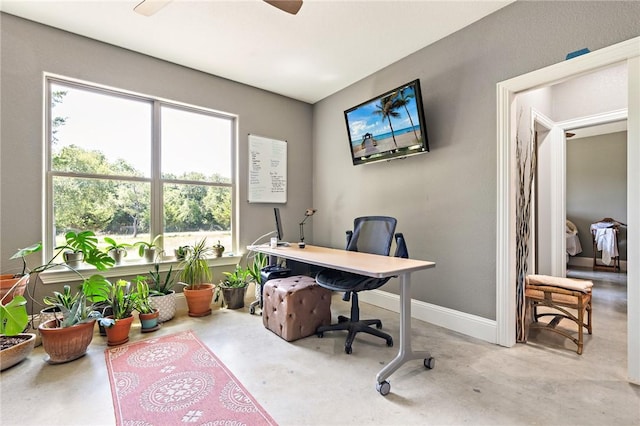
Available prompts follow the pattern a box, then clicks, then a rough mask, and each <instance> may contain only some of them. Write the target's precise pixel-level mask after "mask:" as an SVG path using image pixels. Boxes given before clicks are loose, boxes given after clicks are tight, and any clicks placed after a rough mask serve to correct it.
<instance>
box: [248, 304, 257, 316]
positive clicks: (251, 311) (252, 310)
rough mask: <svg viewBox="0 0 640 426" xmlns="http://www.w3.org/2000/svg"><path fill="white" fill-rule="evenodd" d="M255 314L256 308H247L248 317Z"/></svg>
mask: <svg viewBox="0 0 640 426" xmlns="http://www.w3.org/2000/svg"><path fill="white" fill-rule="evenodd" d="M255 313H256V308H255V306H249V314H250V315H253V314H255Z"/></svg>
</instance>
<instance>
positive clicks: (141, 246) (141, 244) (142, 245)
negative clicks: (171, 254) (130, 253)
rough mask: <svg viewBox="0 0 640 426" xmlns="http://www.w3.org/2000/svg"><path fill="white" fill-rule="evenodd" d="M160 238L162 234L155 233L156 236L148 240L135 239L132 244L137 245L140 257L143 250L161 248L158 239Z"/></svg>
mask: <svg viewBox="0 0 640 426" xmlns="http://www.w3.org/2000/svg"><path fill="white" fill-rule="evenodd" d="M161 240H162V234H159V235H156V237H155V238H154V239H153V240H151V242H149V241H136V242H135V243H133V245H134V246H138V254H139V255H140V257H143V256H144V252H145V250H150V249H156V250H158V251H160V250H162V246H161V245H160V241H161Z"/></svg>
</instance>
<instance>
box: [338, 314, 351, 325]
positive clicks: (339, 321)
mask: <svg viewBox="0 0 640 426" xmlns="http://www.w3.org/2000/svg"><path fill="white" fill-rule="evenodd" d="M347 321H349V318H347V317H344V316H342V315H338V324H341V323H343V322H347Z"/></svg>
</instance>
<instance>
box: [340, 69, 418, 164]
mask: <svg viewBox="0 0 640 426" xmlns="http://www.w3.org/2000/svg"><path fill="white" fill-rule="evenodd" d="M344 118H345V120H346V123H347V132H348V133H349V148H350V150H351V158H352V160H353V164H354V165H357V164H365V163H371V162H374V161H382V160H391V159H394V158H404V157H407V156H409V155H415V154H421V153H424V152H427V151H429V143H428V139H427V129H426V128H425V121H424V111H423V107H422V92H421V91H420V80H414V81H412V82H410V83H407V84H403V85H402V86H400V87H397V88H395V89H393V90H390V91H388V92H386V93H383V94H381V95H379V96H376V97H375V98H373V99H370V100H368V101H366V102H364V103H361V104H360V105H358V106H355V107H353V108H351V109H348V110H346V111H345V112H344Z"/></svg>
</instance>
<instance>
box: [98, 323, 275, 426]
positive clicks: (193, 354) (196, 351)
mask: <svg viewBox="0 0 640 426" xmlns="http://www.w3.org/2000/svg"><path fill="white" fill-rule="evenodd" d="M105 358H106V361H107V369H108V370H109V381H110V382H111V394H112V395H113V405H114V408H115V414H116V424H118V425H139V426H146V425H179V424H184V423H187V424H196V425H211V426H213V425H234V426H235V425H275V424H276V422H275V421H274V420H273V419H272V418H271V416H269V414H267V412H266V411H265V410H264V409H263V408H262V407H261V406H260V404H258V402H257V401H256V400H255V398H253V397H252V396H251V395H250V394H249V392H248V391H247V390H246V389H245V388H244V387H243V386H242V384H240V382H239V381H238V379H236V378H235V377H234V376H233V374H232V373H231V372H230V371H229V370H228V369H227V368H226V367H225V365H224V364H223V363H222V362H221V361H220V360H219V359H218V358H217V357H216V356H215V355H214V354H213V352H211V350H210V349H209V348H208V347H207V346H205V345H204V344H203V343H202V342H201V341H200V340H199V339H198V338H197V337H196V335H195V334H194V333H193V332H192V331H185V332H181V333H177V334H172V335H169V336H163V337H159V338H157V339H147V340H143V341H140V342H136V343H131V344H129V345H123V346H118V347H114V348H108V349H107V350H105Z"/></svg>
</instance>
